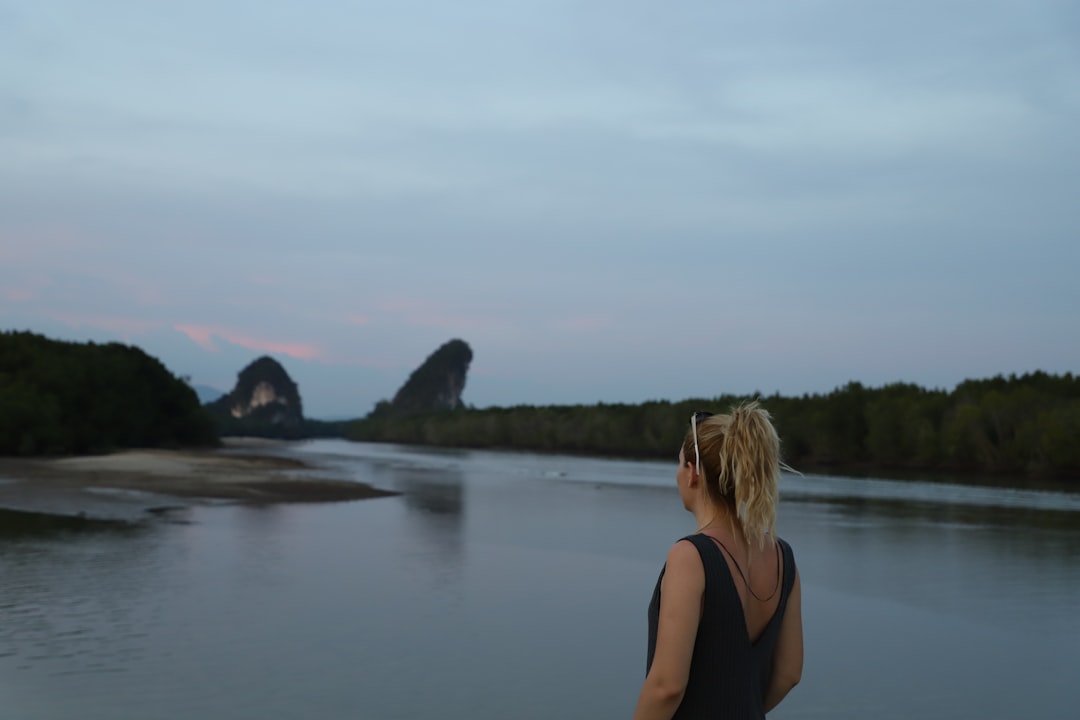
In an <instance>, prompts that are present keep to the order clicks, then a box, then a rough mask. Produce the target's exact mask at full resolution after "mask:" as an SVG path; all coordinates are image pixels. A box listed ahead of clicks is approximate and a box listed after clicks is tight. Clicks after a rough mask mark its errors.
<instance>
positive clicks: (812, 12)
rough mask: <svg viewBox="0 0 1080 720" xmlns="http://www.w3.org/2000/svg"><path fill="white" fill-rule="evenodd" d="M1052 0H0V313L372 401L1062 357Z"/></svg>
mask: <svg viewBox="0 0 1080 720" xmlns="http://www.w3.org/2000/svg"><path fill="white" fill-rule="evenodd" d="M1078 270H1080V4H1078V3H1076V2H1074V1H1073V0H1060V1H1058V0H978V1H976V0H933V2H930V1H928V0H911V1H910V2H905V3H868V2H864V1H863V0H778V1H769V0H763V1H761V2H752V3H751V2H743V3H731V2H718V1H717V0H709V1H708V2H700V1H698V0H687V1H685V2H674V3H657V2H639V1H638V0H618V1H615V0H605V1H593V0H574V1H572V2H567V1H565V0H562V1H559V0H548V1H547V2H542V1H539V0H498V1H494V0H493V1H491V2H477V1H476V0H459V1H458V2H453V3H450V2H415V1H414V0H395V1H394V2H335V1H334V0H326V1H325V2H319V3H310V2H298V1H295V0H259V1H258V2H254V1H251V2H235V1H233V2H230V1H228V0H224V1H223V0H214V2H209V1H203V0H186V1H185V2H179V3H178V2H170V3H161V2H147V1H145V0H139V1H135V0H130V1H117V0H94V2H86V1H85V0H36V1H35V2H10V1H9V0H0V328H5V329H20V330H33V331H36V332H40V333H44V334H47V335H50V336H52V337H60V338H66V339H77V340H86V339H93V340H98V341H104V340H120V341H123V342H129V343H132V344H136V345H139V346H140V347H143V348H144V349H146V350H147V351H148V352H150V353H152V354H154V355H156V356H158V357H160V358H161V359H162V361H163V362H165V364H166V365H167V366H168V367H169V368H170V369H171V370H173V371H174V372H176V373H177V374H181V375H189V376H191V378H192V379H193V381H194V382H196V383H203V384H209V385H213V386H217V387H219V388H222V389H230V388H231V387H232V384H233V383H234V382H235V378H236V373H237V372H238V371H239V370H240V369H241V368H242V367H243V366H244V365H245V364H246V363H247V362H249V361H251V360H253V359H254V358H256V357H257V356H259V355H260V354H263V353H269V354H271V355H272V356H274V357H275V358H277V359H278V360H280V361H281V362H282V364H283V365H284V366H285V368H286V369H287V370H288V371H289V373H290V374H291V375H292V376H293V378H294V379H295V380H296V381H297V382H298V383H299V385H300V391H301V394H302V396H303V399H304V402H305V410H306V411H307V414H308V415H310V416H314V417H332V416H342V415H353V416H355V415H361V414H365V413H367V412H368V411H369V410H370V409H371V407H372V405H373V404H374V402H375V401H376V400H378V399H380V398H384V397H389V396H391V395H392V394H393V393H394V391H395V390H396V389H397V387H398V386H399V385H400V384H401V383H402V382H403V381H404V380H405V378H406V377H407V376H408V373H409V372H410V371H411V370H412V369H413V368H414V367H415V366H416V365H418V364H419V363H420V362H422V361H423V359H424V358H425V357H426V356H427V355H428V354H429V353H431V352H432V351H433V350H434V349H435V348H436V347H438V346H439V345H440V344H441V343H443V342H445V341H447V340H449V339H451V338H454V337H460V338H462V339H464V340H466V341H467V342H468V343H469V344H470V345H471V346H472V348H473V351H474V353H475V359H474V363H473V367H472V371H471V372H470V375H469V379H468V384H467V386H466V389H465V400H466V401H467V402H470V403H473V404H476V405H479V406H486V405H507V404H516V403H578V402H582V403H591V402H596V401H608V402H616V401H622V402H638V401H642V400H645V399H650V398H664V399H681V398H685V397H690V396H694V397H701V396H713V395H716V394H719V393H723V392H733V393H744V392H752V391H754V390H760V391H763V392H772V391H774V390H779V391H780V392H784V393H802V392H821V391H828V390H830V389H832V388H833V387H836V386H837V385H841V384H843V383H845V382H847V381H849V380H860V381H862V382H864V383H867V384H871V385H880V384H882V383H885V382H892V381H909V382H916V383H919V384H922V385H926V386H933V387H945V388H951V387H952V386H954V385H955V384H956V383H957V382H959V381H960V380H963V379H964V378H969V377H985V376H989V375H993V374H997V373H1011V372H1017V373H1020V372H1025V371H1030V370H1035V369H1043V370H1047V371H1050V372H1065V371H1072V372H1077V371H1078V370H1080V281H1078Z"/></svg>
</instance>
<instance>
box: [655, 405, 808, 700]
mask: <svg viewBox="0 0 1080 720" xmlns="http://www.w3.org/2000/svg"><path fill="white" fill-rule="evenodd" d="M781 467H782V464H781V462H780V440H779V438H778V437H777V434H776V430H775V428H774V427H773V425H772V421H771V419H770V417H769V414H768V413H767V412H766V411H765V410H764V409H762V408H761V407H759V406H758V405H757V404H756V403H751V404H748V405H743V406H739V407H736V408H734V409H733V410H732V411H731V413H730V414H729V415H713V414H711V413H704V412H701V413H695V414H694V415H693V417H691V418H690V422H689V427H688V428H687V431H686V437H685V438H684V440H683V443H682V447H681V448H680V450H679V469H678V471H677V472H676V474H675V482H676V484H677V485H678V486H679V495H680V496H681V498H682V502H683V506H684V507H685V508H686V509H687V510H688V511H690V512H691V513H693V515H694V518H695V519H696V521H697V525H698V529H697V532H696V533H695V534H694V535H691V536H689V537H685V538H683V539H682V540H680V541H679V542H677V543H675V545H674V546H673V547H672V548H671V551H670V552H669V553H668V556H667V562H666V564H665V565H664V569H663V570H661V571H660V578H659V579H658V580H657V582H656V589H655V591H654V592H653V597H652V602H651V603H650V605H649V653H648V665H647V673H646V677H645V683H644V686H643V687H642V689H641V695H640V697H639V698H638V704H637V710H636V712H635V713H634V720H654V719H656V720H659V719H661V718H662V719H663V720H669V719H671V718H679V719H680V720H685V719H687V718H695V719H696V718H721V717H722V718H725V719H727V720H759V719H760V718H764V717H765V713H767V712H769V711H770V710H772V709H773V708H774V707H776V705H777V704H778V703H779V702H780V701H781V700H783V699H784V697H785V696H786V695H787V693H788V691H790V690H791V688H793V687H794V686H795V685H796V683H798V682H799V679H800V677H801V676H802V664H803V642H802V608H801V600H800V583H799V574H798V572H797V570H796V569H795V559H794V556H793V555H792V552H791V547H790V546H789V545H788V544H787V543H786V542H784V541H783V540H781V539H780V538H778V537H777V536H776V503H777V497H778V496H777V479H778V478H779V475H780V468H781Z"/></svg>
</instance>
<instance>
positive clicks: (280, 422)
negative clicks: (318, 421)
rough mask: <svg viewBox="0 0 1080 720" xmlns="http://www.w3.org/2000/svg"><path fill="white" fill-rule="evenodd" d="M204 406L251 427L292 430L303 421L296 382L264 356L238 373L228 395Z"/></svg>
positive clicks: (216, 413) (220, 416)
mask: <svg viewBox="0 0 1080 720" xmlns="http://www.w3.org/2000/svg"><path fill="white" fill-rule="evenodd" d="M207 407H209V408H210V410H211V411H212V412H213V413H214V414H215V415H216V416H217V417H219V418H222V419H224V418H226V417H227V418H231V419H232V420H233V421H240V422H246V423H252V424H259V425H277V426H284V427H292V426H297V425H300V424H301V423H302V422H303V421H304V410H303V406H302V404H301V401H300V392H299V390H298V389H297V387H296V383H295V382H293V380H292V378H290V377H289V373H287V372H285V368H283V367H282V366H281V364H280V363H279V362H278V361H277V360H274V359H273V358H271V357H268V356H265V355H264V356H263V357H260V358H259V359H257V360H255V361H254V362H252V363H251V364H250V365H248V366H247V367H245V368H244V369H243V370H241V371H240V374H239V375H238V376H237V378H236V387H235V388H233V390H232V392H230V393H229V394H227V395H225V396H223V397H221V398H219V399H218V400H215V401H214V402H212V403H210V404H209V405H208V406H207ZM229 424H230V426H231V425H233V424H234V423H229Z"/></svg>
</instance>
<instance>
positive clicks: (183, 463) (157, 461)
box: [0, 444, 395, 515]
mask: <svg viewBox="0 0 1080 720" xmlns="http://www.w3.org/2000/svg"><path fill="white" fill-rule="evenodd" d="M259 449H260V448H259V446H258V445H257V444H256V445H250V444H245V445H244V446H243V448H242V452H238V451H237V448H236V447H235V445H234V446H233V448H232V450H231V451H230V452H224V451H221V450H129V451H124V452H118V453H112V454H109V455H95V456H86V457H71V458H59V459H23V458H0V478H2V479H3V482H2V483H0V508H4V507H6V508H9V509H18V510H31V511H40V512H46V513H53V514H84V513H85V514H90V515H95V514H102V513H103V514H105V515H109V514H110V513H109V512H108V507H107V506H108V504H109V500H110V499H111V501H112V504H113V505H114V506H117V507H114V508H113V509H114V510H117V509H119V508H118V503H121V502H122V503H124V505H125V507H128V508H130V506H131V505H132V503H133V501H134V502H135V504H136V505H145V506H147V507H146V508H144V509H150V507H151V506H158V505H160V504H161V496H166V497H171V498H186V499H189V500H196V499H205V500H218V501H237V502H246V503H276V502H332V501H342V500H362V499H367V498H375V497H384V496H387V495H394V494H395V493H392V492H387V491H384V490H379V489H377V488H373V487H371V486H370V485H365V484H363V483H358V482H352V481H348V480H342V479H328V478H326V477H325V476H319V477H316V475H325V471H324V470H322V469H320V468H318V467H316V466H314V465H310V464H307V463H305V462H303V461H301V460H297V459H293V458H287V457H279V456H275V455H270V454H261V453H260V452H259ZM110 491H112V492H110ZM144 495H145V497H143V496H144ZM80 498H85V500H83V501H80ZM91 498H92V501H91ZM80 502H83V504H85V505H88V506H91V510H78V507H79V504H80ZM103 503H104V505H105V507H104V511H103V510H102V505H103ZM113 514H115V513H113ZM125 514H127V513H125Z"/></svg>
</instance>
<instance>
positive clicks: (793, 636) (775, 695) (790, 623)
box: [765, 570, 803, 712]
mask: <svg viewBox="0 0 1080 720" xmlns="http://www.w3.org/2000/svg"><path fill="white" fill-rule="evenodd" d="M802 667H803V636H802V583H801V581H800V580H799V571H798V570H796V571H795V584H794V586H792V588H791V595H790V596H788V602H787V608H786V609H785V610H784V619H783V620H781V621H780V636H779V637H778V638H777V639H776V651H775V653H774V654H773V668H772V681H771V682H770V683H769V689H768V691H767V692H766V693H765V712H769V711H770V710H772V709H773V708H774V707H776V706H777V705H779V704H780V701H781V700H783V699H784V697H785V696H786V695H787V694H788V692H790V691H791V688H793V687H795V686H796V685H798V684H799V680H801V679H802Z"/></svg>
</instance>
